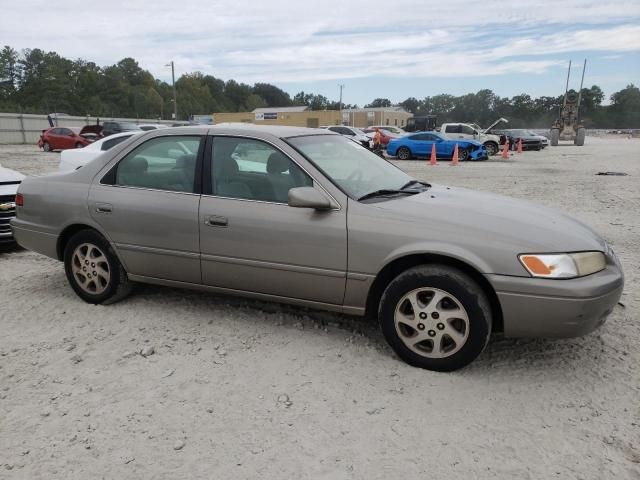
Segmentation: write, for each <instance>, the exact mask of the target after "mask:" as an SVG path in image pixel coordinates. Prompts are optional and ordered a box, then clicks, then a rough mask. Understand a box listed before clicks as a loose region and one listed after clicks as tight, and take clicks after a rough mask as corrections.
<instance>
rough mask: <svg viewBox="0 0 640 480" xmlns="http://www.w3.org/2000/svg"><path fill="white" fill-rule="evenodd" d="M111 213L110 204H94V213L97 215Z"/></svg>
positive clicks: (111, 206) (111, 207)
mask: <svg viewBox="0 0 640 480" xmlns="http://www.w3.org/2000/svg"><path fill="white" fill-rule="evenodd" d="M112 211H113V205H111V204H110V203H96V212H98V213H111V212H112Z"/></svg>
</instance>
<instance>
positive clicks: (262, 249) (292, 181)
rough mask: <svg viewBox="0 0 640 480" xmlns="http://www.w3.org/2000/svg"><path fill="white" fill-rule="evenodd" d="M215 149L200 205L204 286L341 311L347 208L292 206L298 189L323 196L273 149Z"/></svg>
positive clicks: (232, 145)
mask: <svg viewBox="0 0 640 480" xmlns="http://www.w3.org/2000/svg"><path fill="white" fill-rule="evenodd" d="M211 144H212V149H209V147H208V148H207V155H208V157H207V156H206V157H205V160H204V171H205V177H204V178H205V182H204V185H203V196H202V201H201V204H200V249H201V252H202V280H203V283H204V284H206V285H211V286H215V287H221V288H226V289H232V290H239V291H245V292H254V293H259V294H268V295H275V296H279V297H285V298H288V299H302V300H307V301H314V302H322V303H328V304H334V305H342V302H343V300H344V289H345V281H346V267H347V225H346V209H345V208H340V207H339V205H338V204H337V202H336V209H335V210H331V211H325V212H318V211H315V210H313V209H308V208H294V207H290V206H288V204H287V197H288V191H289V189H291V188H295V187H302V186H313V187H315V188H318V189H319V190H321V191H324V190H323V189H322V187H321V186H319V185H318V184H317V183H316V182H315V181H314V179H313V178H312V177H311V176H310V175H309V174H308V173H307V172H306V171H305V170H304V169H303V168H301V167H300V165H299V164H298V163H296V162H295V161H294V160H293V159H292V157H290V156H289V155H287V154H285V153H283V151H282V150H281V149H279V148H278V147H276V146H275V145H273V144H270V143H267V142H265V141H263V140H260V139H254V138H246V137H234V136H217V137H213V141H212V142H211ZM208 172H211V173H210V176H208V175H207V174H208ZM325 193H326V192H325Z"/></svg>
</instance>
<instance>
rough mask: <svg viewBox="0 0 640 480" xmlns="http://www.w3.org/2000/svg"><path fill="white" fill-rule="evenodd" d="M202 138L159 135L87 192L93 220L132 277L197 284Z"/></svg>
mask: <svg viewBox="0 0 640 480" xmlns="http://www.w3.org/2000/svg"><path fill="white" fill-rule="evenodd" d="M202 139H203V136H201V135H166V136H155V137H152V138H151V139H148V140H146V141H145V142H143V143H142V144H139V145H137V146H136V147H134V148H133V149H132V150H130V151H129V152H128V153H126V154H124V155H123V156H122V157H121V159H120V160H119V161H118V162H117V164H116V165H114V166H112V167H111V169H110V170H109V172H108V173H107V174H106V175H105V176H104V177H103V178H102V179H100V180H99V181H97V182H94V184H93V185H92V187H91V189H90V191H89V208H90V213H91V216H92V217H93V218H94V220H95V221H96V222H98V223H99V224H100V226H101V227H102V228H103V229H104V230H105V231H106V233H107V235H108V236H109V238H110V239H111V241H112V242H113V243H114V244H115V246H116V248H117V250H118V253H119V254H120V257H121V258H122V260H123V261H124V263H125V268H126V270H127V272H128V273H129V274H130V275H137V276H142V277H150V278H161V279H168V280H176V281H180V282H188V283H195V284H199V283H200V282H201V276H200V253H199V250H200V248H199V231H198V207H199V203H200V176H199V173H198V171H199V161H200V160H199V158H200V157H201V155H202V153H201V152H202V149H201V142H202Z"/></svg>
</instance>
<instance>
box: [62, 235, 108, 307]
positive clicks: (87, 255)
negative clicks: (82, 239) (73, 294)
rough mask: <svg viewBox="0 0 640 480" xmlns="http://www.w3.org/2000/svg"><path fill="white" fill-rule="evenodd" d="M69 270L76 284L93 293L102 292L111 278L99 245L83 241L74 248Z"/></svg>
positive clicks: (106, 260) (105, 258) (106, 261)
mask: <svg viewBox="0 0 640 480" xmlns="http://www.w3.org/2000/svg"><path fill="white" fill-rule="evenodd" d="M71 271H72V272H73V274H74V277H75V280H76V282H77V285H78V286H79V287H80V288H82V289H83V290H84V291H85V292H87V293H90V294H93V295H97V294H100V293H102V292H104V290H105V289H106V288H107V286H108V285H109V281H110V279H111V273H110V268H109V260H108V259H107V257H106V256H105V254H104V253H103V252H102V251H101V250H100V248H99V247H97V246H96V245H93V244H91V243H83V244H81V245H79V246H78V247H77V248H76V249H75V251H74V252H73V256H72V262H71Z"/></svg>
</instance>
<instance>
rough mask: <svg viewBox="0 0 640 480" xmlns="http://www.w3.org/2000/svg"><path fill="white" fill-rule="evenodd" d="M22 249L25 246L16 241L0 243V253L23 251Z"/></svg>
mask: <svg viewBox="0 0 640 480" xmlns="http://www.w3.org/2000/svg"><path fill="white" fill-rule="evenodd" d="M22 250H24V248H22V247H21V246H20V245H18V244H17V243H15V242H6V243H0V255H4V254H7V253H15V252H21V251H22Z"/></svg>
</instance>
